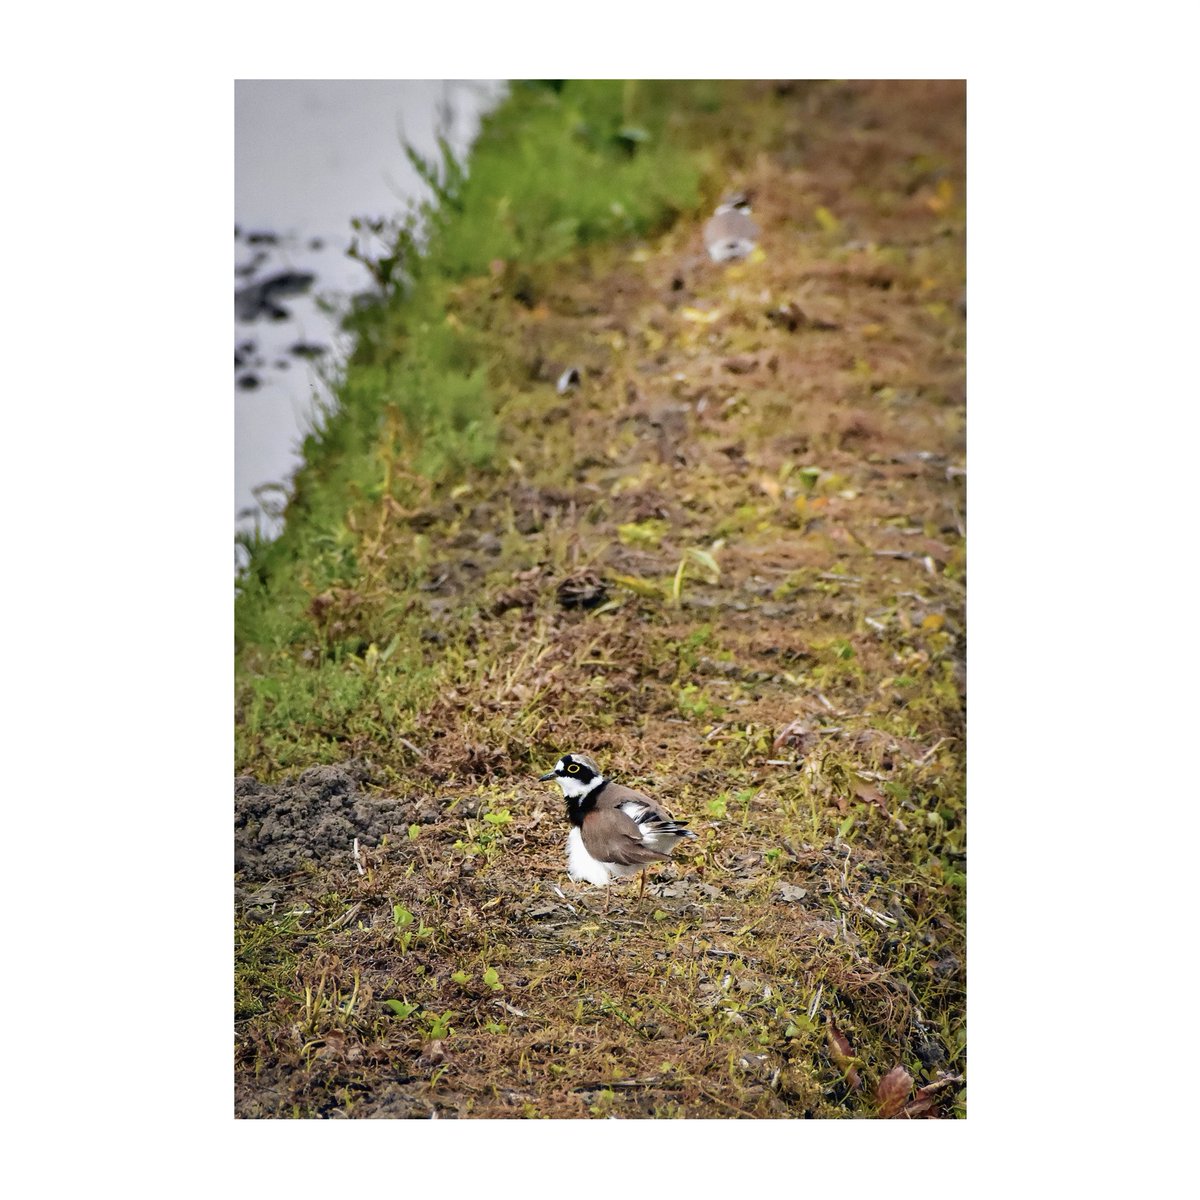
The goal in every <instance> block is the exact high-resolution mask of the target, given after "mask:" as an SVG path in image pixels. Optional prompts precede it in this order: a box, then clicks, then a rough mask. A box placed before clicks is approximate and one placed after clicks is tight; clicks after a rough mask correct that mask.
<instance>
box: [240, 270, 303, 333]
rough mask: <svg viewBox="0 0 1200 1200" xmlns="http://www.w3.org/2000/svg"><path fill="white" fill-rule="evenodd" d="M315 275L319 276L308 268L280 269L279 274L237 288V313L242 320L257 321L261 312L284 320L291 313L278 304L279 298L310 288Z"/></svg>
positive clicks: (272, 317)
mask: <svg viewBox="0 0 1200 1200" xmlns="http://www.w3.org/2000/svg"><path fill="white" fill-rule="evenodd" d="M315 279H316V276H315V275H313V274H311V273H310V272H308V271H280V272H279V273H278V274H277V275H268V276H267V278H266V279H262V280H260V281H259V282H258V283H252V284H250V285H249V286H248V287H244V288H238V290H237V291H235V292H234V293H233V307H234V313H235V315H236V316H237V319H238V320H239V321H255V320H257V319H258V318H259V317H261V316H269V317H270V318H271V320H273V321H282V320H284V319H285V318H286V317H288V316H289V315H290V314H289V313H288V310H287V309H286V308H284V307H283V306H282V305H281V304H279V298H280V297H281V296H298V295H301V294H302V293H304V292H307V291H308V289H309V288H310V287H312V285H313V280H315Z"/></svg>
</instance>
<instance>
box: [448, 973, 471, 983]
mask: <svg viewBox="0 0 1200 1200" xmlns="http://www.w3.org/2000/svg"><path fill="white" fill-rule="evenodd" d="M450 978H451V979H453V980H454V982H455V983H457V984H461V985H462V986H463V987H466V986H467V984H468V983H470V982H471V977H470V975H468V974H467V973H466V971H455V972H454V974H453V975H451V976H450Z"/></svg>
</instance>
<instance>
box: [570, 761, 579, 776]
mask: <svg viewBox="0 0 1200 1200" xmlns="http://www.w3.org/2000/svg"><path fill="white" fill-rule="evenodd" d="M567 770H568V771H570V772H571V774H572V775H578V774H579V764H578V763H572V764H571V765H570V766H569V767H568V768H567Z"/></svg>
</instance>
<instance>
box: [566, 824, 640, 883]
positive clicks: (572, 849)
mask: <svg viewBox="0 0 1200 1200" xmlns="http://www.w3.org/2000/svg"><path fill="white" fill-rule="evenodd" d="M641 869H642V868H641V867H638V866H633V865H624V864H621V863H602V862H600V861H599V860H598V859H595V858H593V857H592V856H591V855H590V854H589V853H588V852H587V847H586V846H585V845H584V844H583V833H582V832H581V831H580V829H579V827H578V826H573V827H572V829H571V832H570V833H569V834H568V835H567V874H568V875H570V877H571V878H572V879H574V880H575V881H576V882H578V881H579V880H581V879H582V880H585V881H586V882H588V883H591V884H594V885H595V886H596V887H607V886H608V885H609V884H610V883H611V882H612V881H613V879H615V878H618V877H620V876H623V875H636V874H637V873H638V872H639V871H640V870H641Z"/></svg>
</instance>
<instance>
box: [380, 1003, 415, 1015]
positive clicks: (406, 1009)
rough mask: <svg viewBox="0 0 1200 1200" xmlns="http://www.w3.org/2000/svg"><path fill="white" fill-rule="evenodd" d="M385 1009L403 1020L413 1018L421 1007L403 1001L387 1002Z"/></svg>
mask: <svg viewBox="0 0 1200 1200" xmlns="http://www.w3.org/2000/svg"><path fill="white" fill-rule="evenodd" d="M383 1006H384V1008H388V1009H391V1011H392V1013H393V1014H394V1015H395V1016H397V1017H400V1018H401V1020H403V1019H404V1018H405V1017H409V1016H412V1014H413V1013H415V1012H416V1011H417V1008H418V1007H419V1006H418V1005H416V1004H406V1003H405V1002H404V1001H403V1000H385V1001H384V1002H383Z"/></svg>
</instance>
